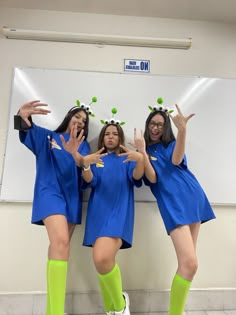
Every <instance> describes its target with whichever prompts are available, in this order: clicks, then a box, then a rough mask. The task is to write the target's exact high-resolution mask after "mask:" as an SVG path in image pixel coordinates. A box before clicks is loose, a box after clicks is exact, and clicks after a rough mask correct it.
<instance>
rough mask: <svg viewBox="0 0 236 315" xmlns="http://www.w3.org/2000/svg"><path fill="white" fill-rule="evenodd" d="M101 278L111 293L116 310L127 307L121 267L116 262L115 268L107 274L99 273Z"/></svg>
mask: <svg viewBox="0 0 236 315" xmlns="http://www.w3.org/2000/svg"><path fill="white" fill-rule="evenodd" d="M99 278H100V280H101V281H102V282H103V284H104V286H105V288H106V290H107V292H109V293H110V297H111V300H112V303H113V305H114V310H115V311H117V312H119V311H121V310H123V309H124V308H125V300H124V297H123V292H122V280H121V274H120V268H119V266H118V265H117V264H115V266H114V268H113V269H112V270H111V271H110V272H108V273H106V274H105V275H104V274H103V275H102V274H99Z"/></svg>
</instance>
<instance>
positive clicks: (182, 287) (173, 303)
mask: <svg viewBox="0 0 236 315" xmlns="http://www.w3.org/2000/svg"><path fill="white" fill-rule="evenodd" d="M190 285H191V281H188V280H185V279H184V278H182V277H180V276H179V275H178V274H176V275H175V276H174V279H173V281H172V285H171V293H170V307H169V315H182V314H183V312H184V306H185V302H186V299H187V295H188V292H189V288H190Z"/></svg>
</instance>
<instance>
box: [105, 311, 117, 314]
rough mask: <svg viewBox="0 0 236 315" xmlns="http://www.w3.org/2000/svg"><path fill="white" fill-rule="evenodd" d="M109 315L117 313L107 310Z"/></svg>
mask: <svg viewBox="0 0 236 315" xmlns="http://www.w3.org/2000/svg"><path fill="white" fill-rule="evenodd" d="M106 314H107V315H115V311H110V312H106Z"/></svg>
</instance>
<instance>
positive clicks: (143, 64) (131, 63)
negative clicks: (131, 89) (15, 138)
mask: <svg viewBox="0 0 236 315" xmlns="http://www.w3.org/2000/svg"><path fill="white" fill-rule="evenodd" d="M124 61H125V63H124V71H131V72H150V60H139V59H125V60H124Z"/></svg>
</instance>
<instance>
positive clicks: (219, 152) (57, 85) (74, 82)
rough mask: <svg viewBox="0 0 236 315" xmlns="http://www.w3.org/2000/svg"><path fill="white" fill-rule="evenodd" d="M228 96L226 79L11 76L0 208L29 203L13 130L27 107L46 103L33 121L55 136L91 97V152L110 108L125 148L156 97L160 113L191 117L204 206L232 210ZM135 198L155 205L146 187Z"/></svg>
mask: <svg viewBox="0 0 236 315" xmlns="http://www.w3.org/2000/svg"><path fill="white" fill-rule="evenodd" d="M235 91H236V80H233V79H222V78H205V77H177V76H158V75H150V74H137V73H136V74H134V73H107V72H106V73H105V72H90V71H75V70H55V69H36V68H15V69H14V77H13V82H12V94H11V100H10V104H9V126H8V131H7V141H6V150H5V157H4V167H3V172H2V174H1V193H0V200H1V201H10V202H14V201H16V202H19V201H22V202H28V201H29V202H30V201H32V196H33V186H34V178H35V159H34V156H33V154H32V153H31V152H30V151H29V150H28V149H27V148H26V147H24V145H22V144H21V143H20V141H19V139H18V132H17V131H16V130H14V129H13V116H14V114H16V113H17V111H18V108H19V107H20V105H21V104H23V103H25V102H27V101H30V100H34V99H40V100H41V101H42V102H46V103H48V104H49V108H50V110H51V111H52V112H51V114H49V115H47V116H34V117H33V120H34V122H35V123H37V124H39V125H40V126H43V127H46V128H49V129H55V128H56V127H57V126H58V125H59V123H60V122H61V121H62V119H63V118H64V116H65V114H66V112H67V111H68V110H69V109H70V108H71V107H72V106H74V105H75V101H76V99H79V100H80V101H81V102H85V103H86V104H87V103H89V102H90V100H91V98H92V97H93V96H96V97H97V99H98V101H97V103H95V104H92V109H93V111H94V113H95V115H96V117H95V118H91V119H90V132H89V138H88V140H89V142H90V143H91V147H92V149H93V150H95V149H96V143H97V135H98V133H99V131H100V129H101V127H102V125H101V123H100V120H101V119H106V118H108V119H109V118H111V108H112V107H116V108H117V109H118V113H117V114H116V118H117V119H120V120H121V121H125V122H126V124H125V125H124V126H123V129H124V132H125V135H126V143H128V142H130V141H132V139H133V129H134V127H136V128H137V129H138V130H141V129H144V124H145V119H146V117H147V116H148V114H149V109H148V106H149V105H151V106H153V105H155V104H156V99H157V97H163V99H164V105H165V106H168V107H170V108H174V104H175V103H177V104H179V106H180V108H181V109H182V111H183V113H184V114H186V115H188V114H190V113H195V114H196V115H195V116H194V117H193V118H192V119H191V120H190V121H189V123H188V131H187V143H186V154H187V159H188V165H189V168H190V170H192V171H193V173H194V174H195V175H196V177H197V179H198V180H199V182H200V183H201V185H202V186H203V188H204V190H205V192H206V194H207V196H208V198H209V200H210V202H211V203H212V204H236V163H235V161H236V145H235V136H236V123H235V117H236V105H235V94H236V92H235ZM127 146H128V145H127ZM135 198H136V201H154V198H153V197H152V195H151V193H150V191H149V188H147V187H142V188H141V189H137V190H136V191H135ZM193 203H194V200H193Z"/></svg>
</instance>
